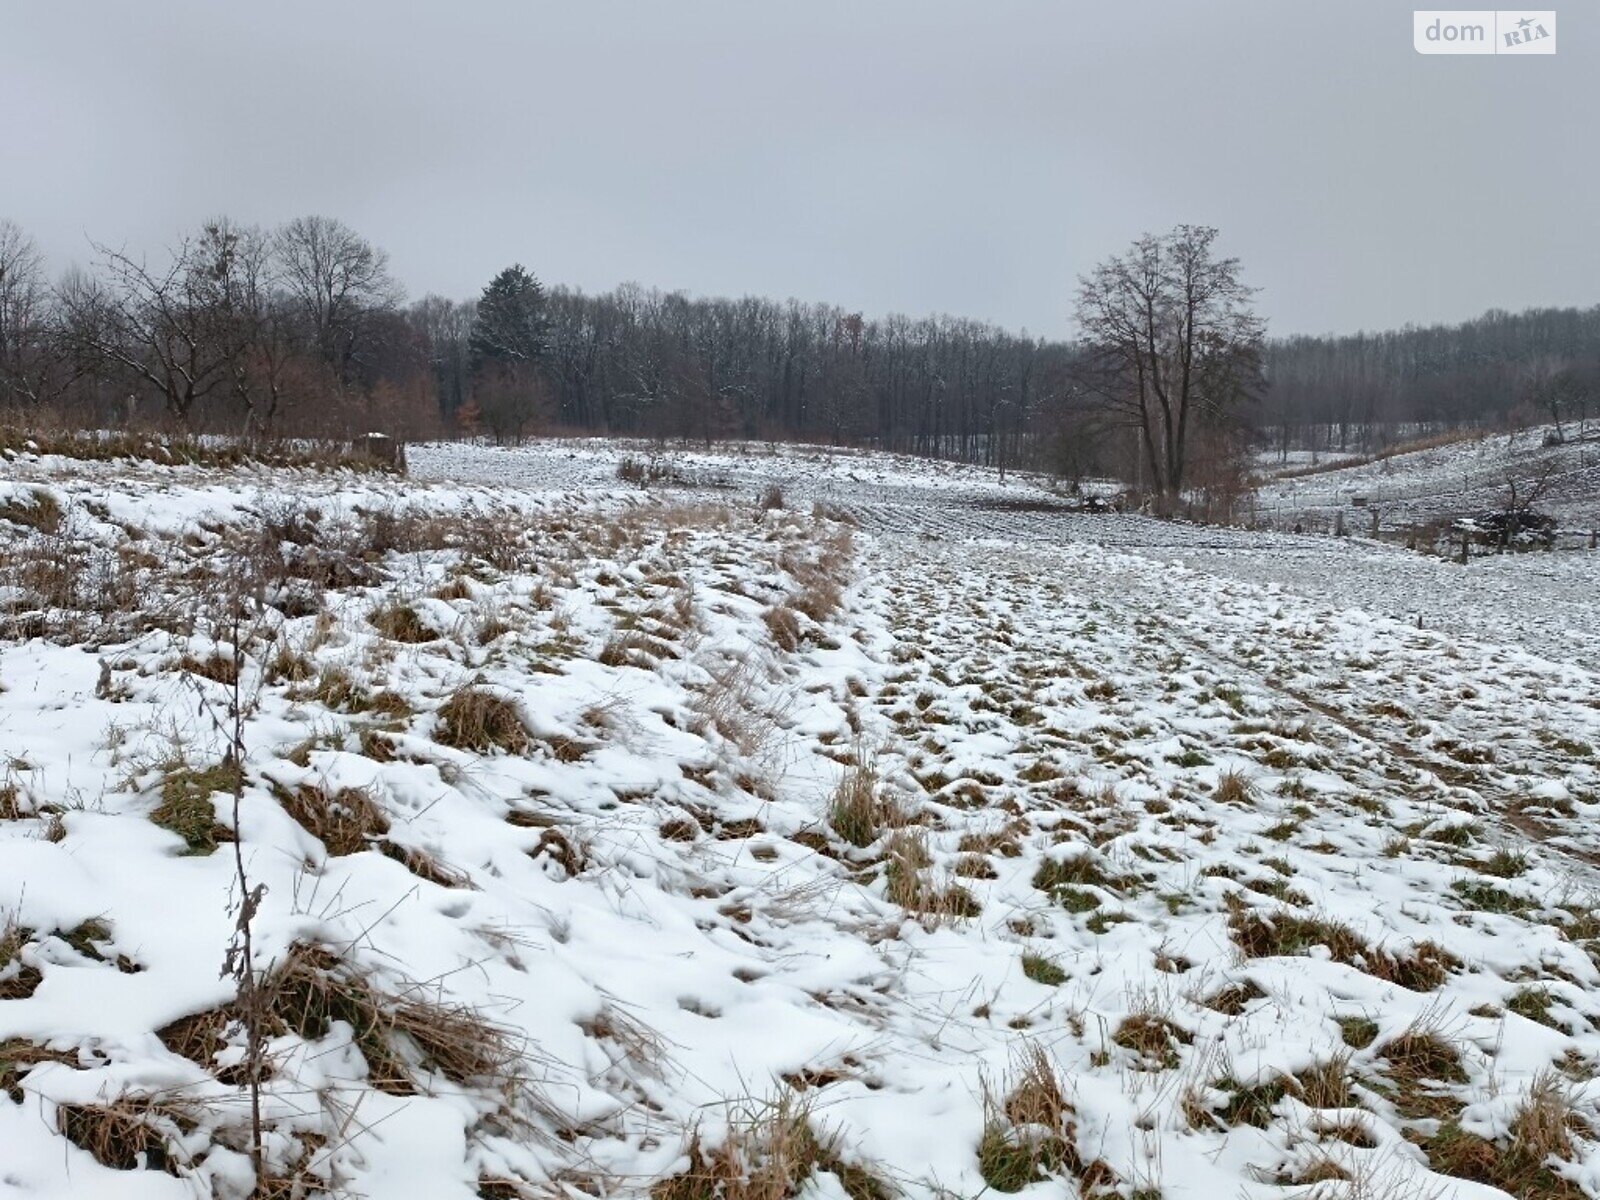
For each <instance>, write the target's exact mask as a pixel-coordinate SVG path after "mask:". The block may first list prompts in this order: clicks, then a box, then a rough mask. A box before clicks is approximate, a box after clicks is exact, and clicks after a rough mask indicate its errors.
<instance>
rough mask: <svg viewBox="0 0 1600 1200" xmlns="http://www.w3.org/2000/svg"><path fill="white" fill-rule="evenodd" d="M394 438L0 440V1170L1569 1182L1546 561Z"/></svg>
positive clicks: (1582, 974) (756, 1196)
mask: <svg viewBox="0 0 1600 1200" xmlns="http://www.w3.org/2000/svg"><path fill="white" fill-rule="evenodd" d="M625 460H636V461H646V462H653V463H654V465H655V466H656V467H657V468H658V470H657V471H656V473H655V478H654V479H653V480H651V479H650V478H649V474H650V473H649V472H648V471H647V472H646V479H645V482H644V483H643V484H638V483H628V482H625V481H624V480H622V479H619V477H618V468H619V466H620V465H621V464H622V463H623V462H624V461H625ZM410 465H411V469H412V472H413V478H412V479H410V480H395V479H387V478H383V477H376V478H375V477H367V476H356V475H350V474H343V473H323V474H318V473H312V472H299V471H291V470H287V469H278V470H264V469H249V468H240V469H238V470H234V471H226V472H224V471H213V470H204V469H200V468H174V467H156V466H151V465H148V464H144V465H133V464H122V465H115V464H103V463H96V464H84V463H73V462H66V461H63V460H59V459H39V458H28V457H26V456H24V457H22V458H18V459H14V460H12V461H10V462H9V463H7V464H6V465H5V467H4V473H3V475H0V622H3V624H0V637H3V639H4V640H3V641H0V689H3V690H0V763H3V766H0V770H3V776H0V1200H12V1198H13V1197H15V1198H16V1200H43V1198H47V1197H66V1196H74V1197H77V1196H92V1197H97V1198H101V1197H103V1198H106V1200H109V1198H111V1197H138V1198H141V1200H145V1198H148V1200H160V1198H167V1197H172V1198H177V1197H193V1196H217V1197H228V1198H232V1197H241V1198H242V1197H245V1196H249V1195H251V1194H252V1189H253V1188H256V1187H257V1185H258V1183H259V1184H260V1187H259V1194H262V1195H270V1196H274V1197H291V1196H312V1195H316V1194H320V1193H324V1192H326V1193H332V1194H339V1195H359V1196H369V1197H373V1198H375V1200H408V1198H410V1197H416V1198H418V1200H450V1198H454V1197H459V1198H462V1200H467V1198H470V1197H474V1196H479V1197H489V1198H494V1200H503V1198H507V1197H535V1196H538V1197H557V1196H581V1195H590V1196H642V1195H650V1196H652V1197H654V1198H655V1200H712V1198H713V1197H726V1198H727V1200H778V1198H780V1197H784V1196H799V1195H804V1196H806V1197H809V1198H812V1200H839V1198H840V1197H849V1198H850V1200H887V1198H888V1197H892V1196H899V1195H904V1196H909V1197H930V1198H931V1197H975V1196H978V1195H980V1194H989V1193H993V1192H1003V1193H1017V1194H1022V1195H1031V1196H1037V1197H1047V1196H1061V1195H1068V1196H1073V1195H1079V1196H1092V1197H1110V1196H1121V1197H1128V1198H1137V1200H1156V1198H1157V1197H1161V1198H1165V1200H1184V1198H1188V1200H1202V1198H1211V1197H1221V1196H1226V1197H1252V1198H1254V1197H1281V1196H1316V1197H1329V1198H1331V1197H1352V1198H1355V1197H1407V1196H1414V1197H1423V1196H1436V1195H1437V1196H1448V1195H1458V1196H1460V1197H1463V1198H1470V1197H1497V1196H1506V1195H1511V1196H1541V1197H1556V1198H1569V1197H1584V1196H1588V1197H1596V1196H1600V1147H1597V1144H1596V1137H1597V1133H1596V1131H1597V1129H1600V1085H1597V1084H1596V1082H1595V1073H1596V1068H1597V1064H1600V997H1597V990H1596V989H1597V987H1600V908H1597V905H1600V833H1597V832H1596V817H1597V816H1600V661H1596V658H1595V655H1594V653H1593V651H1592V649H1589V648H1587V646H1586V643H1585V641H1584V639H1585V636H1586V634H1585V630H1587V638H1588V642H1591V643H1592V640H1593V636H1592V635H1593V630H1594V629H1595V628H1596V627H1597V623H1596V622H1597V618H1600V614H1597V613H1596V612H1595V605H1596V603H1597V601H1596V597H1597V595H1600V587H1597V586H1596V585H1597V584H1600V555H1582V556H1577V555H1575V556H1570V559H1568V560H1567V562H1566V565H1564V566H1563V568H1562V573H1561V574H1560V575H1559V577H1558V578H1547V579H1544V580H1543V581H1542V582H1541V581H1539V580H1531V579H1525V578H1524V577H1523V576H1521V575H1515V574H1511V573H1500V574H1487V575H1486V574H1481V573H1477V572H1478V570H1479V568H1478V567H1477V566H1476V565H1475V566H1474V567H1473V568H1470V570H1471V571H1473V572H1474V574H1472V575H1470V576H1464V575H1462V574H1461V573H1460V572H1461V571H1462V570H1463V569H1461V568H1456V567H1454V566H1453V565H1452V564H1441V563H1436V562H1430V561H1428V560H1424V559H1422V558H1420V557H1419V556H1415V555H1408V554H1405V553H1404V552H1401V551H1398V550H1396V551H1393V552H1385V551H1384V550H1383V548H1381V547H1377V548H1375V547H1370V546H1367V547H1361V548H1359V549H1353V548H1350V547H1348V546H1345V545H1343V544H1341V543H1334V542H1331V541H1329V540H1327V539H1311V538H1295V537H1289V536H1278V535H1269V534H1261V533H1254V534H1251V533H1244V532H1238V531H1228V530H1198V529H1194V528H1191V527H1185V526H1178V525H1168V524H1161V523H1157V522H1153V521H1148V520H1145V519H1142V518H1138V517H1132V516H1106V517H1091V516H1085V515H1082V514H1076V513H1071V512H1067V511H1065V510H1064V508H1063V506H1061V505H1060V504H1059V502H1057V501H1056V500H1055V499H1054V498H1053V497H1051V496H1050V494H1049V493H1048V492H1046V491H1044V490H1043V489H1042V488H1041V487H1040V486H1038V485H1037V484H1035V483H1033V482H1031V481H1029V480H1025V479H1019V478H1010V479H1008V480H1007V481H1006V482H1005V483H1004V484H1002V483H1001V482H1000V481H999V480H998V479H997V478H995V477H994V476H993V475H992V474H990V473H985V472H981V471H977V470H975V469H971V468H953V467H942V466H933V465H929V464H925V463H918V462H915V461H914V460H907V459H892V458H888V457H878V456H862V455H854V454H851V455H846V454H837V455H828V454H825V453H823V452H819V451H807V450H802V449H799V448H793V447H789V448H780V449H779V450H777V451H775V452H771V453H768V452H766V451H765V450H750V451H747V452H740V451H728V452H722V451H719V452H716V453H683V454H676V453H675V454H669V455H662V456H659V457H658V458H655V459H651V458H650V456H649V454H648V451H647V450H646V449H643V448H640V447H635V446H619V445H616V444H608V443H592V442H591V443H567V444H557V443H539V444H534V445H530V446H527V447H522V448H517V449H506V450H496V449H491V448H484V447H473V446H464V445H453V446H438V447H425V446H419V447H412V448H411V451H410ZM1319 478H1320V477H1308V478H1307V479H1306V480H1304V481H1302V482H1305V483H1307V484H1308V485H1309V484H1311V483H1314V482H1316V481H1317V480H1318V479H1319ZM1285 486H1287V484H1286V485H1285ZM774 488H776V491H777V492H781V495H779V494H776V493H775V492H774ZM758 498H760V502H758ZM1452 572H1453V573H1454V574H1452ZM1489 580H1492V581H1493V583H1492V585H1487V586H1486V581H1489ZM1451 589H1454V591H1452V590H1451ZM1541 589H1544V590H1541ZM1453 596H1456V597H1459V598H1460V605H1459V611H1460V614H1461V616H1460V619H1459V620H1458V621H1455V622H1447V621H1445V620H1436V619H1435V617H1434V614H1435V611H1436V607H1437V606H1440V605H1442V606H1443V607H1444V608H1445V609H1446V610H1447V611H1454V606H1453V601H1452V599H1451V598H1452V597H1453ZM1474 597H1475V598H1474ZM1496 614H1499V620H1498V621H1497V620H1496ZM1508 614H1509V615H1508ZM1419 617H1422V618H1423V620H1422V622H1421V627H1420V628H1419V627H1418V618H1419ZM236 680H237V684H236V683H235V681H236ZM236 700H237V703H238V706H239V707H238V712H237V718H238V728H239V732H240V734H241V736H240V738H239V741H240V742H242V747H243V757H242V761H241V760H236V759H235V757H234V756H233V754H232V753H231V750H230V746H231V745H232V743H233V740H234V732H235V719H234V718H235V712H234V708H233V706H234V704H235V702H236ZM241 865H242V867H243V872H244V875H245V876H246V878H247V881H248V885H249V886H250V887H256V886H260V887H264V889H265V890H264V892H263V893H261V894H260V895H259V897H258V898H257V899H258V903H257V901H252V902H251V904H250V911H249V912H248V913H247V914H246V915H249V916H250V917H251V918H252V919H251V920H250V921H249V922H248V924H249V927H250V932H251V936H252V947H251V949H252V951H253V955H252V958H251V959H250V962H251V964H252V966H253V970H252V971H251V972H250V973H249V974H248V975H247V976H245V977H244V978H245V979H246V983H247V986H246V988H245V990H244V993H243V994H241V989H240V987H239V984H238V978H239V976H238V973H237V972H236V973H235V974H233V975H230V974H229V973H228V972H227V971H226V970H225V969H224V967H225V963H226V962H227V961H228V959H229V950H230V946H234V947H236V948H237V945H238V940H239V924H240V916H241V913H240V903H241V900H242V899H243V898H244V896H245V895H246V894H247V893H245V892H243V891H242V890H241V887H240V884H239V879H238V872H239V869H240V866H241ZM234 961H235V964H237V961H238V960H237V956H235V959H234ZM250 985H253V988H252V987H251V986H250ZM252 1030H253V1031H254V1032H255V1034H256V1036H257V1038H258V1039H259V1044H257V1045H256V1047H255V1048H256V1050H257V1051H258V1053H257V1054H256V1055H254V1056H252V1037H251V1035H250V1033H251V1031H252ZM255 1062H259V1063H260V1068H261V1069H260V1077H261V1083H260V1105H261V1112H260V1124H261V1128H262V1135H261V1138H260V1141H259V1148H260V1154H259V1157H260V1166H261V1175H260V1178H259V1180H258V1177H257V1174H256V1171H255V1164H254V1163H253V1162H252V1155H253V1153H254V1151H255V1149H256V1139H255V1137H254V1135H253V1133H252V1113H251V1103H250V1101H251V1094H250V1093H251V1089H250V1087H249V1083H250V1078H251V1075H252V1073H253V1069H252V1063H255Z"/></svg>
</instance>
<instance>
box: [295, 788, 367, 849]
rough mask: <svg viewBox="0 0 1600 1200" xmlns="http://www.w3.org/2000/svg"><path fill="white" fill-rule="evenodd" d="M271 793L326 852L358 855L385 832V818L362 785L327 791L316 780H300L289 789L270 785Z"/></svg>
mask: <svg viewBox="0 0 1600 1200" xmlns="http://www.w3.org/2000/svg"><path fill="white" fill-rule="evenodd" d="M272 792H273V795H274V796H276V797H277V799H278V803H280V804H281V805H283V809H284V811H285V812H287V813H288V814H289V815H290V816H291V817H293V818H294V819H295V821H296V822H298V823H299V825H300V827H301V828H302V829H304V830H305V831H306V832H307V833H309V834H310V835H311V836H312V837H314V838H316V839H317V840H318V841H320V842H321V843H322V844H323V845H324V846H325V847H326V848H327V851H328V853H329V854H330V855H334V856H340V855H345V854H359V853H360V852H361V851H363V850H366V849H369V848H371V847H372V846H373V844H374V843H375V842H376V841H377V840H378V839H379V838H381V837H382V836H383V835H384V834H386V833H388V832H389V819H388V817H386V816H384V814H383V810H382V809H381V808H379V807H378V803H377V801H376V800H374V799H373V798H372V794H371V793H370V792H368V791H366V789H364V788H339V789H338V790H336V791H329V790H328V789H327V788H326V787H324V786H323V785H322V784H320V783H304V784H301V785H300V786H299V787H297V788H294V789H293V790H290V789H289V788H285V787H280V786H274V787H273V789H272Z"/></svg>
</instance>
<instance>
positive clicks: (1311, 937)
mask: <svg viewBox="0 0 1600 1200" xmlns="http://www.w3.org/2000/svg"><path fill="white" fill-rule="evenodd" d="M1231 907H1232V913H1231V915H1230V916H1229V918H1228V929H1229V932H1230V933H1232V935H1233V940H1234V943H1235V944H1236V945H1237V946H1238V947H1239V949H1240V950H1241V951H1243V952H1244V954H1245V955H1246V956H1247V957H1249V958H1269V957H1276V956H1296V955H1303V954H1306V953H1308V952H1309V951H1310V950H1311V949H1312V948H1313V947H1315V946H1325V947H1326V948H1327V950H1328V953H1329V954H1330V956H1331V957H1332V958H1333V960H1334V961H1335V962H1339V963H1343V964H1345V965H1346V966H1349V967H1354V968H1356V969H1357V970H1359V971H1364V972H1366V973H1367V974H1368V975H1371V976H1373V977H1374V978H1376V979H1382V980H1384V981H1386V982H1389V983H1395V984H1398V985H1399V986H1401V987H1404V988H1409V989H1411V990H1412V991H1416V992H1429V991H1432V990H1434V989H1435V988H1437V987H1438V986H1439V985H1440V984H1442V983H1443V982H1444V981H1445V979H1446V978H1447V977H1448V976H1449V973H1450V972H1451V971H1453V970H1456V969H1457V968H1459V967H1460V966H1461V960H1460V959H1458V958H1456V956H1455V955H1453V954H1451V953H1450V952H1449V951H1448V950H1446V949H1444V948H1443V947H1442V946H1440V945H1438V944H1437V943H1436V942H1431V941H1427V942H1418V943H1417V944H1416V945H1415V946H1413V947H1412V948H1411V949H1410V950H1409V951H1407V952H1406V953H1404V954H1395V953H1392V952H1390V951H1388V950H1384V949H1380V948H1378V947H1375V946H1372V945H1371V944H1369V943H1368V942H1367V941H1366V939H1364V938H1363V937H1362V936H1361V935H1360V934H1358V933H1357V932H1356V931H1355V930H1353V929H1351V928H1350V926H1348V925H1345V924H1343V923H1342V922H1339V921H1333V920H1329V919H1327V918H1323V917H1317V916H1303V915H1301V914H1298V913H1293V912H1287V911H1278V912H1275V913H1272V914H1271V915H1270V916H1268V915H1265V914H1263V913H1261V912H1260V911H1258V910H1255V909H1247V908H1244V907H1242V906H1241V905H1239V904H1238V903H1234V904H1233V905H1232V906H1231Z"/></svg>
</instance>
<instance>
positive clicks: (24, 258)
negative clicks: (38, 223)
mask: <svg viewBox="0 0 1600 1200" xmlns="http://www.w3.org/2000/svg"><path fill="white" fill-rule="evenodd" d="M48 305H49V289H48V288H47V287H46V286H45V283H44V260H43V258H41V257H40V254H39V248H38V246H37V244H36V243H35V242H34V240H33V239H32V238H31V237H29V236H28V235H27V234H26V233H24V232H23V231H22V229H21V227H19V226H18V225H16V224H15V223H14V222H12V221H8V220H0V401H5V402H7V403H30V402H31V403H37V402H38V401H40V400H41V399H42V393H43V391H44V386H43V379H42V374H43V372H44V370H45V368H46V366H47V363H46V361H45V359H46V342H47V338H48V332H49V331H48V327H47V326H48V320H47V317H48V313H47V310H48Z"/></svg>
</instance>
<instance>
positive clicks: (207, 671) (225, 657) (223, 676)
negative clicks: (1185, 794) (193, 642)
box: [178, 650, 239, 687]
mask: <svg viewBox="0 0 1600 1200" xmlns="http://www.w3.org/2000/svg"><path fill="white" fill-rule="evenodd" d="M178 670H180V671H184V672H187V673H188V674H190V675H198V676H200V677H201V678H202V679H209V680H211V681H212V682H213V683H220V684H223V685H225V686H227V687H232V686H233V685H234V684H235V683H237V682H238V681H239V664H238V661H237V660H236V659H235V658H234V656H233V655H231V654H223V653H222V652H221V651H220V650H219V651H216V652H214V653H212V654H208V655H207V656H206V657H205V658H197V657H195V656H194V655H192V654H185V655H184V656H183V657H182V658H180V659H179V660H178Z"/></svg>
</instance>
